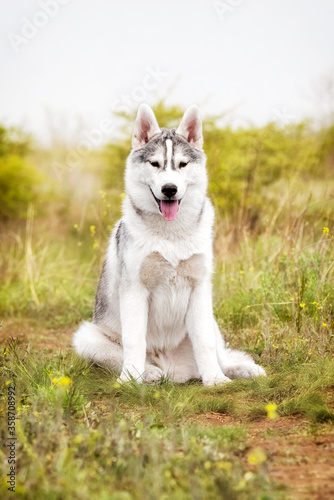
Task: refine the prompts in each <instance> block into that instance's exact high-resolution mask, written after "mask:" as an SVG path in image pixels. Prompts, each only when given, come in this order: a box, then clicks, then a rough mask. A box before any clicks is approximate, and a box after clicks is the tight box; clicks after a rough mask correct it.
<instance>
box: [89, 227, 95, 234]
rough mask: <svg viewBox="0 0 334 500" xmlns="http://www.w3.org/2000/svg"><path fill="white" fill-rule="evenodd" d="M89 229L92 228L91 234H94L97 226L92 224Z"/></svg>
mask: <svg viewBox="0 0 334 500" xmlns="http://www.w3.org/2000/svg"><path fill="white" fill-rule="evenodd" d="M89 230H90V234H91V235H93V234H95V233H96V227H95V226H90V227H89Z"/></svg>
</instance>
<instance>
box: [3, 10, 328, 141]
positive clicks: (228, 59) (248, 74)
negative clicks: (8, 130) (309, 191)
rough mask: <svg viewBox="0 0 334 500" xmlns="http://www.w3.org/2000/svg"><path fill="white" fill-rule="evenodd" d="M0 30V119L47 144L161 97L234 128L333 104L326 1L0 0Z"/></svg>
mask: <svg viewBox="0 0 334 500" xmlns="http://www.w3.org/2000/svg"><path fill="white" fill-rule="evenodd" d="M43 4H44V7H42V5H43ZM60 4H62V5H60ZM0 28H1V42H0V56H1V79H0V120H1V121H2V122H3V123H5V124H20V125H23V126H24V127H25V128H26V129H27V130H30V131H33V132H34V133H35V135H36V136H37V137H38V138H40V139H42V140H47V139H48V137H49V133H50V124H51V122H52V121H54V122H55V124H56V125H55V126H56V127H61V128H62V131H63V133H64V134H65V135H66V134H69V131H70V130H72V129H73V128H74V124H76V127H77V128H78V127H79V129H78V132H79V133H81V132H82V130H84V129H86V130H90V129H93V128H100V126H101V122H103V121H104V120H105V119H108V118H111V117H112V110H115V109H120V106H121V105H122V106H124V105H125V109H127V108H128V109H135V108H137V107H138V105H139V103H140V102H142V101H146V102H148V103H150V104H152V103H154V102H156V100H157V98H159V97H162V96H166V97H167V102H168V103H171V104H172V103H177V104H181V105H182V106H183V107H186V106H188V105H190V104H192V103H197V104H198V105H199V106H200V108H201V111H202V114H203V115H205V114H207V113H221V112H225V111H229V114H228V115H227V120H228V121H229V123H231V124H232V125H234V126H237V125H241V124H244V125H246V124H247V123H249V122H250V123H254V124H257V125H261V124H264V123H266V122H268V121H272V120H282V121H283V122H287V121H291V120H293V121H296V120H299V119H300V118H303V117H305V116H314V117H319V116H320V115H321V114H322V113H323V112H324V111H325V110H326V109H327V107H329V106H330V105H331V103H329V102H328V100H329V98H328V96H327V95H326V92H325V90H324V89H323V88H322V82H326V80H327V79H329V78H330V77H331V76H332V75H333V74H334V1H333V0H220V1H219V0H218V1H217V0H216V1H214V0H169V1H158V0H140V1H137V0H133V1H130V0H123V1H117V2H116V1H112V0H94V1H93V0H11V1H8V0H7V1H6V0H0ZM80 127H81V130H80ZM106 138H107V137H106Z"/></svg>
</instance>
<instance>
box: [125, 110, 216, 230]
mask: <svg viewBox="0 0 334 500" xmlns="http://www.w3.org/2000/svg"><path fill="white" fill-rule="evenodd" d="M202 146H203V135H202V121H201V118H200V116H199V111H198V108H197V106H196V105H192V106H190V107H189V108H188V109H187V111H186V112H185V113H184V116H183V118H182V120H181V123H180V125H179V127H178V128H177V129H164V128H160V127H159V125H158V122H157V120H156V117H155V115H154V113H153V111H152V109H151V108H150V107H149V106H148V105H147V104H142V105H141V106H140V108H139V110H138V114H137V118H136V121H135V126H134V132H133V137H132V151H131V153H130V155H129V158H128V163H127V171H126V188H127V192H128V194H129V196H130V197H132V199H133V200H134V202H135V203H136V206H137V207H138V208H139V209H140V210H141V211H144V212H150V213H160V214H161V215H162V217H163V218H164V219H165V220H166V221H172V220H174V219H175V218H176V217H177V215H178V212H179V211H182V210H185V209H186V206H188V209H190V210H192V211H193V212H196V208H197V207H198V211H200V210H201V207H202V203H203V201H202V200H203V198H204V196H205V193H206V188H207V175H206V169H205V160H206V158H205V154H204V152H203V150H202ZM183 207H184V208H183Z"/></svg>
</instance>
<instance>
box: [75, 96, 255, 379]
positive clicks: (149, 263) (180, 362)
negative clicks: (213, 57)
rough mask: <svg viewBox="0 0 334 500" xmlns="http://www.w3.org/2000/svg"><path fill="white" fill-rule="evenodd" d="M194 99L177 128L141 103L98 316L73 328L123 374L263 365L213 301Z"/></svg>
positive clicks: (239, 370) (184, 375) (90, 350)
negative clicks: (229, 330) (226, 328)
mask: <svg viewBox="0 0 334 500" xmlns="http://www.w3.org/2000/svg"><path fill="white" fill-rule="evenodd" d="M202 146H203V136H202V122H201V119H200V116H199V111H198V108H197V106H195V105H193V106H190V108H188V109H187V111H186V112H185V114H184V116H183V118H182V120H181V123H180V125H179V127H178V128H177V129H164V128H159V125H158V123H157V120H156V117H155V115H154V113H153V111H152V109H151V108H150V107H149V106H148V105H147V104H142V105H141V106H140V108H139V110H138V115H137V118H136V121H135V125H134V132H133V137H132V150H131V152H130V155H129V157H128V160H127V164H126V172H125V186H126V189H125V193H126V194H125V198H124V203H123V217H122V218H121V219H120V221H118V223H117V224H116V226H115V228H114V230H113V232H112V234H111V237H110V241H109V247H108V251H107V256H106V260H105V263H104V266H103V269H102V273H101V276H100V281H99V284H98V288H97V293H96V299H95V310H94V316H93V321H92V323H89V322H84V323H83V324H82V325H81V326H80V327H79V329H78V330H77V331H76V332H75V334H74V339H73V345H74V347H75V349H76V351H77V353H78V354H80V355H82V356H84V357H85V358H87V359H89V360H92V361H94V362H96V363H98V364H103V365H108V366H111V367H113V368H114V369H115V370H116V371H117V372H118V373H119V374H120V378H119V380H120V381H122V382H126V381H128V380H131V379H136V380H137V381H138V382H146V383H153V382H158V381H159V380H161V379H163V378H169V379H170V380H172V381H174V382H180V383H183V382H186V381H187V380H189V379H201V380H202V382H203V384H204V385H215V384H221V383H225V382H228V381H230V379H232V378H240V377H255V376H258V375H265V371H264V370H263V368H261V367H260V366H259V365H256V364H255V362H254V361H253V360H252V358H251V357H250V356H249V355H247V354H246V353H243V352H241V351H235V350H231V349H228V348H226V347H225V345H224V341H223V338H222V335H221V333H220V331H219V329H218V325H217V323H216V321H215V319H214V316H213V311H212V291H211V288H212V287H211V275H212V271H213V262H212V261H213V256H212V226H213V221H214V210H213V207H212V205H211V202H210V200H209V199H208V198H207V197H206V190H207V173H206V167H205V165H206V156H205V154H204V152H203V150H202Z"/></svg>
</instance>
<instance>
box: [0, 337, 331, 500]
mask: <svg viewBox="0 0 334 500" xmlns="http://www.w3.org/2000/svg"><path fill="white" fill-rule="evenodd" d="M8 348H9V349H8V352H7V353H6V354H5V355H2V356H1V364H2V366H1V386H2V387H3V388H4V391H3V403H4V404H3V408H5V406H6V399H7V398H6V382H7V384H8V383H9V382H10V385H15V387H16V401H17V412H18V420H17V422H16V431H17V437H18V445H17V456H18V457H19V459H20V467H19V473H18V477H17V485H18V488H17V495H18V497H22V498H27V499H38V498H51V499H58V498H59V499H63V498H78V499H79V498H80V499H86V498H87V499H88V498H96V499H100V498H106V499H107V498H115V499H116V498H117V499H118V498H120V499H122V498H138V499H140V498H152V499H155V498H170V497H172V498H218V497H220V496H223V498H230V499H234V498H236V499H237V498H238V499H239V498H245V499H252V498H254V499H259V498H263V499H264V498H271V499H276V498H286V496H285V494H286V491H285V490H284V488H283V490H282V487H281V486H280V485H275V484H274V483H273V482H272V481H271V480H270V477H269V475H268V472H267V466H268V463H267V462H268V460H269V459H268V458H267V460H265V461H264V463H259V464H257V465H255V466H254V465H251V464H250V463H249V462H248V456H249V454H250V449H249V446H246V437H247V426H248V424H249V423H250V422H252V421H254V420H256V419H259V418H266V405H267V404H268V403H275V404H277V407H278V408H277V412H278V415H279V417H278V418H281V417H283V416H302V417H303V418H306V419H307V420H308V421H309V425H310V428H311V427H312V426H313V432H314V430H315V429H317V428H319V426H321V424H322V423H324V422H329V423H330V422H333V421H334V412H333V397H332V396H333V395H332V392H330V391H329V389H330V388H333V386H334V364H333V362H332V360H331V358H330V356H327V357H320V356H318V355H315V354H314V355H313V356H312V359H311V360H310V359H309V356H308V353H307V349H305V348H302V352H299V354H298V355H299V362H298V363H296V362H295V361H294V359H295V358H294V353H293V352H292V353H291V357H290V359H289V362H287V361H286V362H285V364H284V365H283V366H281V367H280V368H277V370H276V369H275V368H276V367H275V366H274V367H270V366H269V367H268V371H269V375H268V377H267V378H259V379H254V380H240V381H234V382H232V383H230V384H227V385H224V386H221V387H214V388H205V387H203V386H202V385H201V384H200V383H199V382H195V381H194V382H191V383H188V384H184V385H177V384H172V383H170V382H168V381H165V382H163V383H161V384H157V385H153V386H147V385H140V384H137V383H135V382H132V383H129V384H125V385H120V384H118V383H117V381H116V375H115V374H114V373H113V372H112V371H109V370H107V369H103V368H101V367H98V366H94V365H89V364H87V363H86V362H85V361H83V360H82V359H80V358H79V357H77V356H76V355H75V354H74V353H73V352H71V351H67V352H65V353H61V352H60V353H55V352H47V351H44V352H43V351H36V350H33V349H32V350H30V349H27V348H26V347H25V346H19V345H17V344H16V343H15V341H14V342H9V343H8ZM271 372H274V373H271ZM62 376H66V377H69V378H70V379H71V384H70V385H68V386H59V385H57V383H56V381H55V379H57V380H59V379H60V377H62ZM205 412H216V413H221V414H224V415H230V416H231V417H234V418H236V419H237V422H242V423H239V424H234V425H232V426H228V427H217V428H215V427H213V428H212V427H211V428H210V427H205V426H204V424H203V423H201V422H200V421H199V422H197V423H196V420H195V421H193V420H192V418H191V417H194V416H195V415H200V414H202V413H205ZM2 416H3V417H5V411H4V410H3V415H2ZM5 420H6V419H5V418H2V419H1V423H2V430H1V432H2V437H6V426H5ZM314 426H315V427H314ZM3 441H4V440H3ZM5 455H6V449H5V448H3V451H2V457H3V458H4V456H5ZM7 467H8V466H7V464H6V462H5V461H4V460H2V469H3V473H4V474H6V472H7ZM1 488H2V489H1V490H0V492H1V497H2V498H11V497H10V494H8V492H7V493H6V486H5V485H4V482H2V484H1Z"/></svg>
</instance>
